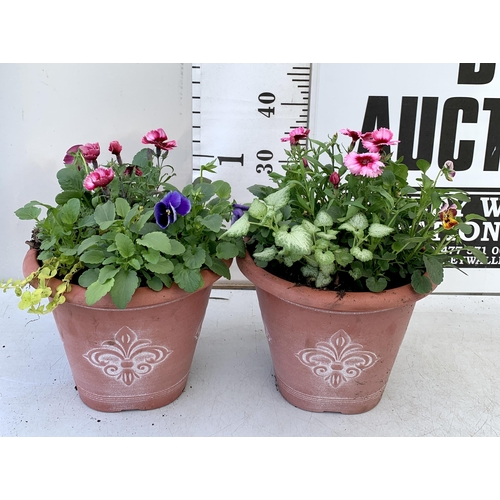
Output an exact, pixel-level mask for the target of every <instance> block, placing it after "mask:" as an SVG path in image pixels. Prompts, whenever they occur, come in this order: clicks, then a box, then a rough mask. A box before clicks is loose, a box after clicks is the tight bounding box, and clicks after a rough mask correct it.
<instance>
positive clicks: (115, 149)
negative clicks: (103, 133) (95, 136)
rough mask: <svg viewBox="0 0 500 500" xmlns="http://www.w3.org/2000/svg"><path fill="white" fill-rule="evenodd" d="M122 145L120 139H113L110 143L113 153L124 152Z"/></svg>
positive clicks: (110, 149)
mask: <svg viewBox="0 0 500 500" xmlns="http://www.w3.org/2000/svg"><path fill="white" fill-rule="evenodd" d="M122 149H123V148H122V145H121V144H120V143H119V142H118V141H111V142H110V143H109V151H111V154H113V155H116V156H118V155H119V154H120V153H121V152H122Z"/></svg>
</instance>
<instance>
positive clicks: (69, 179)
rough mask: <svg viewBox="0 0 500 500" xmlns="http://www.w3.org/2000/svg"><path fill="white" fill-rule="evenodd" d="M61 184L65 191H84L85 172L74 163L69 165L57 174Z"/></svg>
mask: <svg viewBox="0 0 500 500" xmlns="http://www.w3.org/2000/svg"><path fill="white" fill-rule="evenodd" d="M56 176H57V180H58V182H59V186H61V189H62V190H63V191H73V192H78V193H83V179H84V177H85V176H84V173H83V172H82V171H81V170H78V167H77V166H76V165H74V164H71V165H67V166H66V167H64V168H62V169H61V170H59V171H58V172H57V174H56Z"/></svg>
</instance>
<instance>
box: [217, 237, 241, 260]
mask: <svg viewBox="0 0 500 500" xmlns="http://www.w3.org/2000/svg"><path fill="white" fill-rule="evenodd" d="M216 252H217V257H219V259H226V260H229V259H232V258H233V257H236V256H237V255H238V254H239V253H240V249H239V248H238V246H237V245H235V244H234V243H231V242H230V241H221V242H220V243H219V244H218V245H217V248H216Z"/></svg>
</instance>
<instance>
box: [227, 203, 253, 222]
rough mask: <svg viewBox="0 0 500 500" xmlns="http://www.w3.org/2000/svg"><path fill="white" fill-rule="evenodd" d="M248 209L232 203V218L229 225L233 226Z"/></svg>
mask: <svg viewBox="0 0 500 500" xmlns="http://www.w3.org/2000/svg"><path fill="white" fill-rule="evenodd" d="M248 208H249V207H247V206H246V205H239V204H238V203H233V216H232V217H231V225H233V224H234V223H235V222H236V221H237V220H238V219H239V218H240V217H241V216H242V215H243V214H244V213H245V212H246V211H247V210H248Z"/></svg>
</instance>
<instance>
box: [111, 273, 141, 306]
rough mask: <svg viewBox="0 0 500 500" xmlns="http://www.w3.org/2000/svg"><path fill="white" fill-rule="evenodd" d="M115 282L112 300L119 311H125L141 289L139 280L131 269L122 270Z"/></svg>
mask: <svg viewBox="0 0 500 500" xmlns="http://www.w3.org/2000/svg"><path fill="white" fill-rule="evenodd" d="M114 281H115V283H114V286H113V288H112V289H111V291H110V295H111V299H112V300H113V303H114V304H115V306H116V307H118V309H125V307H127V304H128V303H129V302H130V300H131V299H132V296H133V295H134V292H135V291H136V290H137V288H138V287H139V278H138V277H137V273H136V272H135V271H133V270H131V269H128V270H125V269H120V271H119V272H118V274H117V275H116V276H115V279H114Z"/></svg>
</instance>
